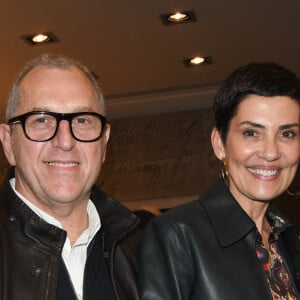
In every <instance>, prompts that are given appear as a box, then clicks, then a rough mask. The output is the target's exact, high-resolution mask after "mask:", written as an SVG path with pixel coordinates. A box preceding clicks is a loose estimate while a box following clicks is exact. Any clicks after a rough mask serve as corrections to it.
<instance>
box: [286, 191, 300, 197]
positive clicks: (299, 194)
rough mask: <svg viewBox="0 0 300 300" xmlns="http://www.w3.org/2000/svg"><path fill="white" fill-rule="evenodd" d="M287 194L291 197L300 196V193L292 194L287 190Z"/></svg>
mask: <svg viewBox="0 0 300 300" xmlns="http://www.w3.org/2000/svg"><path fill="white" fill-rule="evenodd" d="M286 192H287V193H288V194H289V195H290V196H300V191H298V192H296V193H294V192H291V191H289V190H286Z"/></svg>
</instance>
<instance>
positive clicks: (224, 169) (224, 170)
mask: <svg viewBox="0 0 300 300" xmlns="http://www.w3.org/2000/svg"><path fill="white" fill-rule="evenodd" d="M221 176H222V178H223V181H224V183H225V184H226V185H227V186H228V183H229V180H228V169H227V163H226V160H225V158H224V159H222V165H221Z"/></svg>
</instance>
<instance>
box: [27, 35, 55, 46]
mask: <svg viewBox="0 0 300 300" xmlns="http://www.w3.org/2000/svg"><path fill="white" fill-rule="evenodd" d="M21 38H22V39H23V40H25V41H26V42H27V43H29V44H30V45H41V44H48V43H57V42H58V39H57V38H56V36H55V35H54V34H53V33H52V32H44V33H37V34H27V35H22V36H21Z"/></svg>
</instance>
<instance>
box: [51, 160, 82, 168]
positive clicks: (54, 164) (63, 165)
mask: <svg viewBox="0 0 300 300" xmlns="http://www.w3.org/2000/svg"><path fill="white" fill-rule="evenodd" d="M45 164H47V165H48V166H51V167H59V168H71V167H76V166H78V165H79V163H77V162H57V161H45Z"/></svg>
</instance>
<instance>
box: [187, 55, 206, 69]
mask: <svg viewBox="0 0 300 300" xmlns="http://www.w3.org/2000/svg"><path fill="white" fill-rule="evenodd" d="M183 63H184V65H185V66H186V67H195V66H199V65H204V64H211V63H212V59H211V57H210V56H206V57H203V56H195V57H192V58H187V59H184V60H183Z"/></svg>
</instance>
